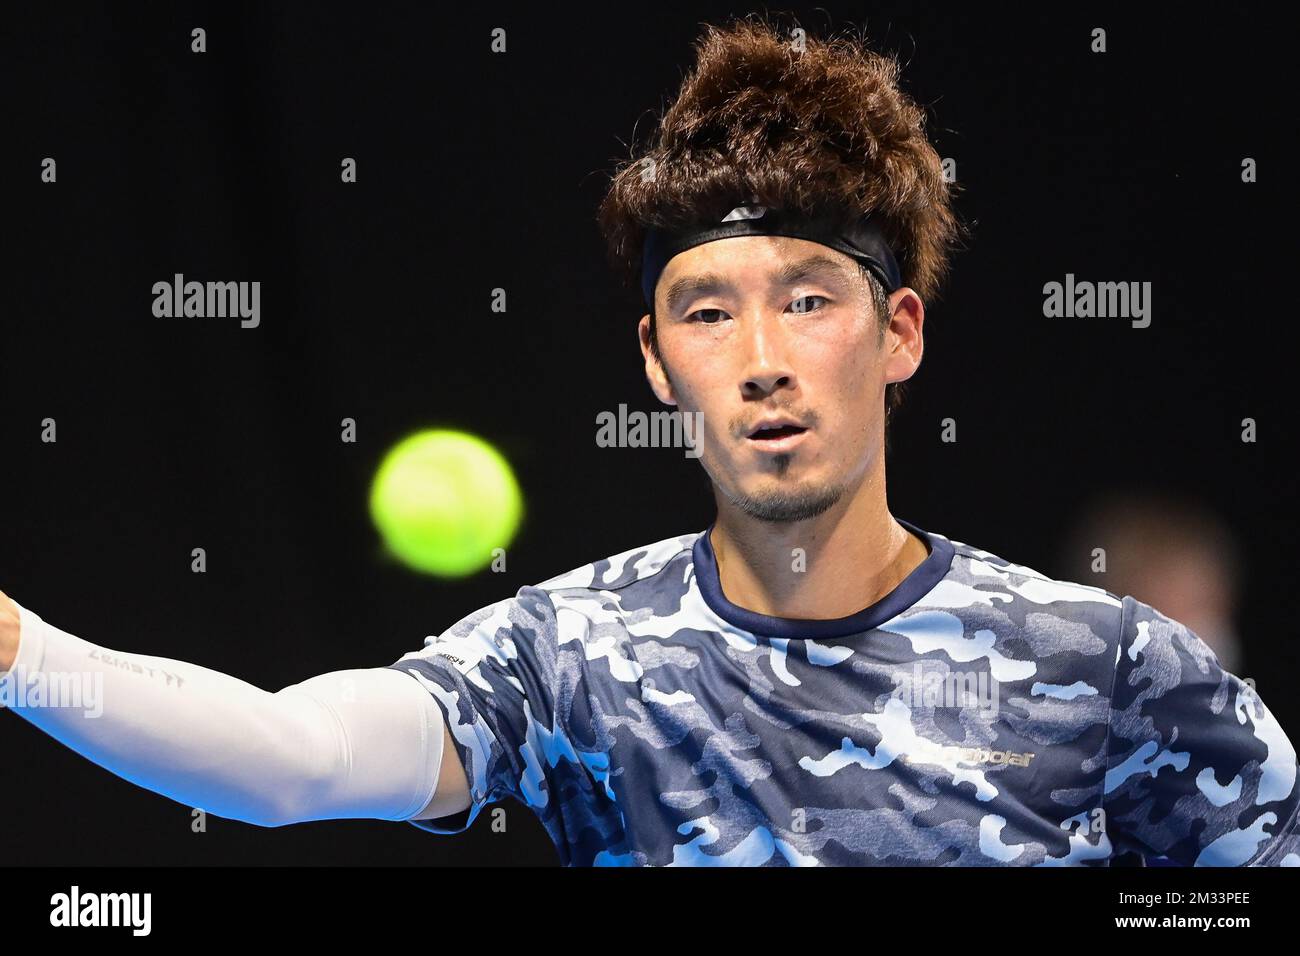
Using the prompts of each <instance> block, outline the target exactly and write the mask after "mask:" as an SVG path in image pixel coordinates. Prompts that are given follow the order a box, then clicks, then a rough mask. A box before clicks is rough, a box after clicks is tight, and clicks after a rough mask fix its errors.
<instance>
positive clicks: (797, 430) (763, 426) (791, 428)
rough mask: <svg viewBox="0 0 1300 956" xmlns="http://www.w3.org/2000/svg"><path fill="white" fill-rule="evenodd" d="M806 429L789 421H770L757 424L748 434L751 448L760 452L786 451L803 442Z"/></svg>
mask: <svg viewBox="0 0 1300 956" xmlns="http://www.w3.org/2000/svg"><path fill="white" fill-rule="evenodd" d="M807 431H808V429H807V428H806V427H805V426H803V425H800V424H798V423H796V422H793V421H791V420H790V419H784V418H783V419H770V420H768V421H762V422H759V423H758V425H757V426H756V427H755V428H754V429H753V430H752V431H751V432H750V433H749V440H750V441H751V442H752V443H753V447H754V448H757V449H759V450H760V451H770V452H778V451H788V450H789V449H791V448H793V447H794V446H795V445H797V444H799V443H800V442H801V441H803V436H804V433H805V432H807Z"/></svg>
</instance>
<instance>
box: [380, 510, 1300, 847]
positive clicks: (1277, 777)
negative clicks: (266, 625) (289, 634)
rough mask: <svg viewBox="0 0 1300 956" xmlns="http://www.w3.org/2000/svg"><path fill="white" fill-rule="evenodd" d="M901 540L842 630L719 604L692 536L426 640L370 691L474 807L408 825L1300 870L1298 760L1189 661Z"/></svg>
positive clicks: (974, 557)
mask: <svg viewBox="0 0 1300 956" xmlns="http://www.w3.org/2000/svg"><path fill="white" fill-rule="evenodd" d="M902 523H903V524H904V525H905V526H906V527H907V528H908V530H910V531H911V532H912V533H914V534H916V535H918V536H919V537H920V538H921V539H922V540H924V541H925V542H927V544H928V546H929V556H928V557H927V558H926V560H925V561H924V562H923V563H922V564H921V565H920V566H919V567H917V568H916V569H915V570H914V571H913V572H912V573H911V574H910V575H909V576H908V577H907V578H906V579H905V580H904V581H903V582H902V583H900V584H899V585H898V587H897V588H895V589H894V591H893V592H891V593H890V594H888V595H886V596H885V597H884V598H883V599H881V600H880V601H877V602H876V603H874V604H873V605H872V606H871V607H869V608H866V609H865V610H863V611H860V612H858V613H857V614H853V615H850V616H849V617H845V618H840V619H837V620H828V621H794V620H786V619H782V618H776V617H769V616H766V615H762V614H756V613H754V612H752V611H749V610H747V609H745V608H742V607H739V606H738V605H735V604H733V603H731V602H730V601H729V600H728V599H727V597H726V596H725V595H724V594H723V593H722V588H721V585H720V583H719V578H718V569H717V564H716V561H715V559H714V555H713V550H712V546H711V543H710V539H709V533H708V532H703V533H693V534H687V535H683V536H681V537H677V538H669V539H666V540H664V541H660V542H657V543H655V544H651V545H648V546H645V547H642V548H637V549H634V550H631V551H626V552H624V553H622V554H618V555H614V556H613V557H610V558H606V559H603V560H600V561H596V562H593V563H592V564H589V565H585V566H583V567H580V568H577V569H576V570H574V571H571V572H568V573H566V574H562V575H560V576H558V577H555V578H552V579H551V580H549V581H545V582H543V583H541V584H539V585H537V586H528V587H523V588H521V589H520V590H519V591H518V593H517V594H516V595H515V596H514V597H511V598H506V599H504V600H501V601H498V602H496V603H494V604H491V605H489V606H487V607H484V608H482V609H480V610H478V611H475V612H474V613H473V614H470V615H468V616H467V617H465V618H464V619H462V620H461V621H458V622H457V623H455V624H454V625H452V626H451V627H450V628H448V629H447V630H445V631H443V632H441V633H439V634H437V635H433V636H431V637H429V638H428V639H427V640H426V642H425V645H424V647H423V648H422V649H420V650H417V651H413V652H411V653H409V654H405V655H403V656H402V658H401V659H399V660H398V661H396V662H394V663H393V664H391V665H390V666H391V667H393V668H396V669H397V670H400V671H403V672H406V673H409V674H411V675H412V676H413V677H414V678H415V679H416V680H417V681H419V682H420V684H421V685H422V686H423V687H424V688H425V689H427V690H428V691H429V693H430V694H431V695H432V696H433V698H434V700H435V701H437V703H438V705H439V707H440V708H441V709H442V711H443V712H444V714H445V715H446V718H447V724H448V727H449V729H450V731H451V735H452V739H453V741H454V743H455V747H456V752H457V756H459V757H460V760H461V763H462V764H463V766H464V768H465V775H466V779H467V780H468V781H469V785H470V792H471V797H472V804H471V806H470V808H469V810H468V811H467V812H466V813H464V814H461V815H458V816H457V817H449V818H442V819H438V820H421V821H412V822H413V823H414V824H415V825H416V826H418V827H421V828H422V829H425V830H429V831H432V832H434V833H457V832H460V831H462V830H464V829H465V828H467V827H468V826H470V825H471V824H472V823H473V821H474V819H475V818H476V817H477V815H478V814H479V813H480V812H481V811H482V809H483V807H484V806H486V805H487V804H489V803H492V802H495V801H497V800H500V799H503V798H505V797H513V798H514V799H515V800H517V801H519V802H521V803H523V804H524V805H525V806H527V807H528V808H529V809H531V810H532V811H533V812H534V813H535V814H537V816H538V818H539V819H540V820H541V822H542V824H543V826H545V828H546V830H547V832H548V833H549V834H550V835H551V838H552V840H553V841H554V843H555V847H556V850H557V852H558V854H559V857H560V861H561V862H562V863H563V864H566V865H598V866H728V865H737V866H823V865H832V866H833V865H888V866H901V865H925V866H1076V865H1082V866H1108V865H1110V864H1111V862H1112V861H1113V860H1115V859H1117V858H1119V857H1121V856H1123V857H1131V856H1132V855H1137V856H1138V857H1140V858H1141V859H1143V860H1144V861H1145V860H1148V859H1150V860H1156V859H1157V858H1166V857H1167V858H1168V859H1169V860H1170V861H1172V862H1175V863H1179V864H1183V865H1193V864H1199V865H1216V866H1238V865H1281V866H1300V832H1298V824H1297V807H1298V806H1300V786H1298V785H1297V763H1296V753H1295V750H1294V748H1293V747H1292V744H1291V741H1290V740H1289V739H1288V738H1287V735H1286V734H1285V733H1284V732H1283V730H1282V728H1281V727H1280V726H1279V724H1278V722H1277V720H1276V719H1275V718H1274V717H1273V715H1272V714H1271V713H1270V712H1269V710H1268V708H1267V707H1265V706H1264V703H1263V701H1262V699H1261V698H1260V696H1259V695H1257V694H1256V693H1255V692H1254V691H1253V689H1252V688H1251V687H1250V686H1249V685H1247V684H1246V683H1245V682H1244V681H1242V680H1241V679H1239V678H1238V677H1236V676H1235V675H1233V674H1230V673H1228V672H1227V671H1225V670H1224V669H1223V668H1222V667H1221V666H1220V665H1219V662H1218V660H1217V659H1216V658H1215V656H1214V654H1213V652H1212V651H1211V650H1210V648H1209V647H1208V646H1207V645H1206V644H1205V643H1204V642H1203V641H1202V640H1201V639H1200V638H1199V637H1197V636H1196V635H1195V634H1194V633H1193V632H1192V631H1190V630H1188V629H1187V628H1186V627H1185V626H1184V625H1182V624H1180V623H1179V622H1178V621H1175V620H1172V619H1171V618H1169V617H1166V616H1165V615H1163V614H1161V613H1160V612H1159V611H1158V610H1156V609H1155V608H1152V607H1151V606H1149V605H1147V604H1144V603H1142V602H1141V601H1138V600H1136V599H1135V598H1133V597H1131V596H1126V597H1119V596H1116V595H1114V594H1111V593H1109V592H1107V591H1105V590H1102V589H1101V588H1096V587H1089V586H1086V585H1082V584H1075V583H1071V582H1068V581H1057V580H1053V579H1051V578H1048V577H1046V576H1044V575H1042V574H1040V573H1039V572H1037V571H1034V570H1033V569H1031V568H1026V567H1023V566H1021V565H1017V564H1012V563H1011V562H1009V561H1006V560H1004V559H1002V558H999V557H997V556H995V555H993V554H990V553H989V552H987V551H982V550H980V549H978V548H975V547H972V546H970V545H966V544H962V543H961V542H959V541H953V540H950V539H948V538H946V537H944V536H943V535H940V534H935V533H932V532H925V531H922V530H921V529H919V528H916V527H915V526H913V525H910V524H908V523H907V522H902ZM940 677H942V678H944V686H947V683H948V680H949V678H951V679H952V685H953V686H954V687H956V686H958V684H959V683H960V685H961V686H964V687H969V688H975V689H976V690H980V689H983V688H988V689H990V691H989V693H988V694H984V693H975V694H970V695H967V696H964V697H963V696H957V697H955V698H954V697H952V695H949V694H947V693H943V694H941V693H937V692H936V688H938V687H939V684H940V682H939V678H940ZM958 678H960V681H958ZM922 685H924V686H922ZM1098 811H1102V812H1100V813H1099V812H1098ZM1098 820H1103V821H1104V825H1102V826H1099V825H1098V824H1097V821H1098Z"/></svg>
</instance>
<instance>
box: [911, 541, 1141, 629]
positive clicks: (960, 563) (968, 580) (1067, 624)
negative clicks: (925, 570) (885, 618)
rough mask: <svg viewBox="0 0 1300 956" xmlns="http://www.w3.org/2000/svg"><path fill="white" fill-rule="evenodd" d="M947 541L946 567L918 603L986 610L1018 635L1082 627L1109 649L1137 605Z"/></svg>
mask: <svg viewBox="0 0 1300 956" xmlns="http://www.w3.org/2000/svg"><path fill="white" fill-rule="evenodd" d="M950 540H951V543H952V547H953V560H952V565H951V567H950V568H949V570H948V573H947V575H945V576H944V578H943V580H942V581H941V582H940V583H939V584H938V586H936V587H935V588H934V590H933V591H932V592H931V593H930V594H929V595H927V596H926V598H925V600H924V601H923V602H922V603H923V604H925V605H926V606H928V607H935V606H940V607H943V608H946V609H949V610H952V611H955V612H958V613H960V612H961V611H962V610H969V611H971V612H972V613H974V612H977V611H980V610H981V609H984V610H987V611H989V612H991V613H992V614H993V616H995V617H1003V618H1009V619H1010V621H1011V622H1012V623H1013V624H1014V625H1015V631H1017V632H1018V633H1019V634H1020V635H1022V636H1027V635H1032V634H1044V633H1056V634H1057V635H1058V636H1062V637H1063V636H1064V635H1065V634H1066V633H1068V631H1069V629H1071V628H1080V627H1082V628H1087V629H1088V630H1090V631H1092V632H1093V634H1094V635H1095V637H1096V638H1100V639H1101V641H1102V642H1104V643H1106V644H1107V645H1110V646H1112V647H1113V646H1114V642H1115V641H1117V640H1118V639H1119V637H1120V633H1121V629H1122V627H1123V619H1124V616H1125V614H1126V612H1127V613H1129V614H1131V613H1132V609H1133V606H1134V605H1135V604H1136V603H1137V602H1135V601H1134V599H1133V598H1130V597H1120V596H1119V595H1117V594H1114V593H1112V592H1111V591H1109V590H1107V589H1106V588H1105V587H1102V586H1099V585H1094V584H1084V583H1082V582H1079V581H1072V580H1066V579H1064V578H1057V577H1053V576H1052V575H1050V574H1046V573H1044V572H1042V571H1039V570H1038V569H1037V568H1034V567H1030V566H1028V565H1025V564H1019V563H1017V562H1015V561H1011V560H1008V559H1007V558H1004V557H1002V556H1001V555H999V554H996V553H994V552H992V551H986V550H984V549H982V548H979V547H976V546H975V545H972V544H967V543H965V542H963V541H956V540H952V539H950Z"/></svg>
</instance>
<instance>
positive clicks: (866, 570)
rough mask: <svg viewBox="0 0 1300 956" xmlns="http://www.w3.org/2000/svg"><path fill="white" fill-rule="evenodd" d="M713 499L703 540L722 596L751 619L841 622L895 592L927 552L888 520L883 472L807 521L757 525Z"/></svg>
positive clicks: (727, 502)
mask: <svg viewBox="0 0 1300 956" xmlns="http://www.w3.org/2000/svg"><path fill="white" fill-rule="evenodd" d="M716 497H718V498H719V503H718V520H717V522H716V523H715V525H714V528H713V532H712V534H711V536H710V539H709V540H710V543H711V544H712V546H713V553H714V556H715V558H716V559H717V564H718V577H719V582H720V583H721V585H722V593H723V594H724V595H725V596H726V598H727V600H729V601H730V602H731V603H733V604H736V605H738V606H740V607H743V608H745V609H746V610H750V611H754V612H756V613H758V614H767V615H771V616H773V617H785V618H804V619H811V620H830V619H834V618H840V617H847V616H849V615H851V614H854V613H856V612H858V611H860V610H862V609H863V608H866V607H869V606H870V605H872V604H875V603H876V602H877V601H879V600H880V599H881V598H883V597H884V596H885V595H887V594H889V592H891V591H892V590H894V588H896V587H897V586H898V585H899V583H900V582H902V581H903V579H904V578H906V577H907V576H908V575H909V574H911V573H912V571H914V570H915V569H916V568H917V567H918V566H919V565H920V564H921V563H922V562H924V561H925V558H926V555H927V554H928V551H929V549H928V547H927V545H926V543H925V542H924V541H922V540H921V539H920V538H918V537H917V536H916V535H914V534H912V533H911V532H910V531H908V530H907V529H906V528H904V527H903V526H902V525H901V524H899V523H898V522H897V521H896V520H895V519H894V517H893V515H891V514H890V513H889V506H888V503H887V502H886V499H885V494H884V472H883V468H880V469H879V473H878V474H870V475H868V477H867V478H866V480H864V481H863V482H862V484H861V485H859V486H858V488H857V490H856V491H855V492H852V493H849V494H846V495H845V497H844V498H842V499H841V500H840V501H839V502H837V503H836V504H835V505H834V506H833V507H832V508H830V509H828V510H827V511H825V512H823V513H822V514H820V515H818V516H817V517H816V518H810V519H808V520H806V521H797V522H772V521H760V520H758V519H756V518H752V517H750V516H748V515H746V514H744V513H742V512H740V511H739V510H737V509H736V507H735V506H734V505H733V504H732V503H731V502H730V501H729V500H726V499H724V498H723V496H721V495H718V496H716Z"/></svg>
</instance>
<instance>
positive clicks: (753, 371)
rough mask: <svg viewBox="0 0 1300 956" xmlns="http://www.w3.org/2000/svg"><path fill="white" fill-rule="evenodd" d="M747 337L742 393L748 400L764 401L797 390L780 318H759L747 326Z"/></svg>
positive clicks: (745, 340) (744, 345) (745, 337)
mask: <svg viewBox="0 0 1300 956" xmlns="http://www.w3.org/2000/svg"><path fill="white" fill-rule="evenodd" d="M747 325H748V326H749V329H748V334H747V335H746V336H744V343H743V347H744V348H745V349H746V364H745V373H744V376H743V377H742V379H741V386H740V388H741V391H742V392H743V393H744V396H745V397H746V398H764V397H766V396H768V395H770V394H772V393H773V392H775V391H777V390H778V389H781V388H794V387H795V384H796V382H795V375H794V369H793V368H791V366H790V363H789V361H788V360H787V359H786V355H787V347H786V341H785V334H784V331H783V329H782V327H781V320H780V319H779V318H772V317H767V316H758V317H755V318H753V319H752V320H751V321H750V322H748V323H747Z"/></svg>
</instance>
